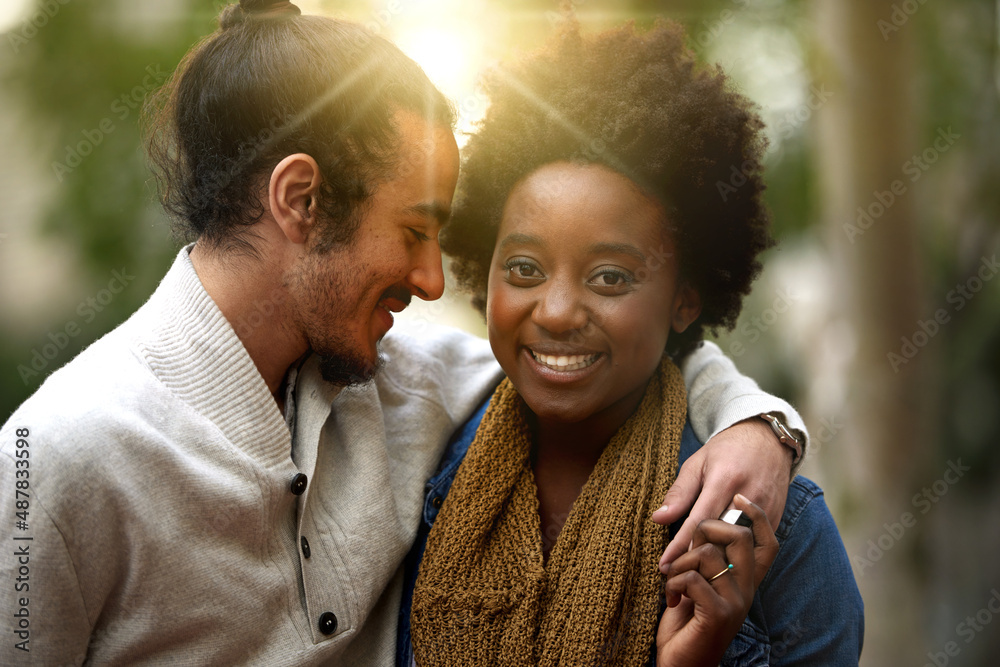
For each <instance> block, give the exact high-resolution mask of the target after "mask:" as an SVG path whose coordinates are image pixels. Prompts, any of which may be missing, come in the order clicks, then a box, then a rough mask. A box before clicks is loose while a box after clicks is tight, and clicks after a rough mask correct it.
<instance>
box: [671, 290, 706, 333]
mask: <svg viewBox="0 0 1000 667" xmlns="http://www.w3.org/2000/svg"><path fill="white" fill-rule="evenodd" d="M699 315H701V295H700V294H699V293H698V290H696V289H695V288H694V287H692V286H691V285H689V284H688V283H686V282H685V283H683V284H682V285H681V286H680V287H679V288H678V289H677V294H675V295H674V307H673V316H672V317H671V320H670V324H671V325H672V326H673V329H674V331H676V332H677V333H681V332H682V331H684V330H685V329H687V328H688V327H689V326H691V323H692V322H694V321H695V320H696V319H698V316H699Z"/></svg>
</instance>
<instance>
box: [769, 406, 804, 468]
mask: <svg viewBox="0 0 1000 667" xmlns="http://www.w3.org/2000/svg"><path fill="white" fill-rule="evenodd" d="M760 418H761V419H763V420H764V421H766V422H767V423H768V424H770V425H771V430H772V431H774V434H775V435H776V436H778V442H780V443H781V444H783V445H784V446H785V447H788V448H790V449H791V450H792V452H793V454H792V465H795V464H796V463H798V462H799V461H800V460H801V459H802V441H801V440H799V439H798V438H796V437H795V436H794V435H793V434H792V431H791V430H790V429H789V428H788V427H787V426H785V423H784V422H783V421H781V419H780V418H779V417H778V416H777V415H775V414H773V413H770V412H767V413H764V414H762V415H760Z"/></svg>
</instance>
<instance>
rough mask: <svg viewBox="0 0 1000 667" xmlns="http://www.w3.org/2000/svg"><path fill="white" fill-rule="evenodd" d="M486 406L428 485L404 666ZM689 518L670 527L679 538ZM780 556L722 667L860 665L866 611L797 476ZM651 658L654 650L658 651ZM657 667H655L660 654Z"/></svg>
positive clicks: (412, 569)
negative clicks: (437, 529) (416, 610)
mask: <svg viewBox="0 0 1000 667" xmlns="http://www.w3.org/2000/svg"><path fill="white" fill-rule="evenodd" d="M488 403H489V399H487V400H486V401H485V402H484V403H483V404H482V405H481V406H480V407H479V408H478V409H477V410H476V412H475V414H473V415H472V417H471V418H470V419H469V421H468V422H466V424H465V425H464V426H463V427H462V428H461V429H459V431H458V432H457V433H456V434H455V436H454V437H453V440H452V442H451V444H450V445H449V446H448V450H447V451H446V452H445V454H444V456H443V457H442V459H441V464H440V466H439V469H438V472H437V473H436V474H435V475H434V476H433V477H432V478H431V479H430V481H428V482H427V487H426V488H427V494H426V497H425V499H424V511H423V516H422V519H421V523H420V530H419V532H418V533H417V539H416V542H415V543H414V545H413V548H412V549H411V551H410V553H409V555H408V556H407V557H406V563H405V575H404V581H403V600H402V604H401V605H400V610H399V626H398V641H397V645H396V665H397V667H410V665H411V664H412V663H413V646H412V642H411V637H410V609H411V604H412V601H413V587H414V584H415V583H416V579H417V570H418V568H419V566H420V560H421V559H422V558H423V554H424V549H425V548H426V546H427V535H428V534H429V533H430V530H431V527H432V526H433V525H434V520H435V519H436V518H437V513H438V510H440V508H441V505H442V504H443V503H444V499H445V497H446V496H447V495H448V491H449V490H450V489H451V484H452V482H453V481H454V480H455V473H456V472H458V467H459V466H460V465H461V463H462V459H463V458H465V453H466V451H468V449H469V445H471V444H472V440H473V438H474V437H475V435H476V430H477V429H478V428H479V423H480V421H482V418H483V415H484V414H485V412H486V406H487V405H488ZM701 444H702V443H700V442H698V439H697V438H696V437H695V435H694V431H693V430H692V429H691V425H690V424H687V425H685V427H684V432H683V434H682V436H681V450H680V462H679V463H680V465H683V463H684V461H686V460H687V459H688V458H689V457H690V456H691V455H692V454H693V453H694V452H696V451H697V450H698V449H699V448H700V447H701ZM682 522H683V519H680V520H678V521H677V522H676V523H674V524H673V525H672V526H670V534H671V536H673V535H674V534H675V533H676V532H677V530H678V529H679V528H680V526H681V523H682ZM775 536H776V537H777V539H778V543H779V544H780V545H781V546H780V549H779V550H778V556H777V558H776V559H775V561H774V563H773V564H772V565H771V568H770V569H769V570H768V572H767V575H765V577H764V580H763V581H762V582H761V584H760V586H759V587H758V588H757V592H756V594H755V595H754V599H753V603H752V604H751V607H750V611H749V613H748V614H747V618H746V620H745V621H744V622H743V626H742V627H741V628H740V631H739V633H738V634H737V635H736V637H735V638H734V639H733V642H732V643H731V644H730V645H729V648H728V649H727V650H726V654H725V656H724V657H723V660H722V666H723V667H748V666H751V665H753V666H756V665H837V666H839V665H857V664H858V659H859V657H860V655H861V644H862V641H863V639H864V605H863V603H862V601H861V594H860V593H859V592H858V587H857V584H856V583H855V581H854V574H853V573H852V571H851V565H850V561H849V560H848V557H847V552H846V551H845V550H844V545H843V542H842V541H841V539H840V534H839V533H838V532H837V526H836V524H835V523H834V521H833V517H832V516H831V515H830V511H829V509H827V506H826V503H825V502H824V500H823V490H822V489H820V488H819V486H817V485H816V484H815V483H814V482H812V481H810V480H808V479H806V478H805V477H802V476H798V477H796V478H795V479H794V480H792V483H791V486H789V488H788V498H787V500H786V501H785V513H784V514H783V515H782V517H781V522H780V523H779V524H778V529H777V530H776V531H775ZM651 651H652V649H651ZM652 652H653V658H652V659H651V661H650V663H649V664H650V665H655V651H652Z"/></svg>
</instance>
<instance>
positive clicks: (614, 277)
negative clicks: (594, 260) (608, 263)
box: [590, 269, 634, 294]
mask: <svg viewBox="0 0 1000 667" xmlns="http://www.w3.org/2000/svg"><path fill="white" fill-rule="evenodd" d="M633 281H634V278H633V277H632V275H631V274H629V273H626V272H625V271H619V270H614V269H604V270H602V271H600V272H599V273H597V274H596V275H595V276H594V277H593V278H591V280H590V282H591V284H592V285H594V286H595V287H598V288H606V289H608V290H611V291H612V292H613V293H616V294H617V293H621V292H624V291H625V290H626V289H628V288H629V287H630V286H631V285H632V283H633Z"/></svg>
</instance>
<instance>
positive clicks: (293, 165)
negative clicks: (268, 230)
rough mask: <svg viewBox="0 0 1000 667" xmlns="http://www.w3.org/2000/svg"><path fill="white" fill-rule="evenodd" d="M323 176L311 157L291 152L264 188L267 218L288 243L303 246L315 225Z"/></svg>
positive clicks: (276, 168) (272, 173) (279, 164)
mask: <svg viewBox="0 0 1000 667" xmlns="http://www.w3.org/2000/svg"><path fill="white" fill-rule="evenodd" d="M322 181H323V176H322V174H321V173H320V170H319V165H318V164H317V163H316V160H314V159H313V158H312V156H311V155H306V154H305V153H295V154H294V155H289V156H288V157H286V158H285V159H283V160H282V161H281V162H279V163H278V164H277V166H276V167H275V168H274V171H272V172H271V180H270V182H269V183H268V187H267V203H268V206H269V207H270V209H271V217H272V218H274V222H275V223H277V225H278V227H279V228H280V229H281V231H282V233H284V235H285V237H286V238H287V239H288V240H289V241H291V242H292V243H305V242H306V241H307V240H308V238H309V233H310V231H311V230H312V228H313V226H314V225H315V224H316V216H315V211H316V197H317V196H318V192H319V186H320V183H322Z"/></svg>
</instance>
